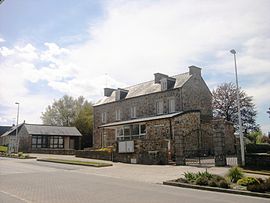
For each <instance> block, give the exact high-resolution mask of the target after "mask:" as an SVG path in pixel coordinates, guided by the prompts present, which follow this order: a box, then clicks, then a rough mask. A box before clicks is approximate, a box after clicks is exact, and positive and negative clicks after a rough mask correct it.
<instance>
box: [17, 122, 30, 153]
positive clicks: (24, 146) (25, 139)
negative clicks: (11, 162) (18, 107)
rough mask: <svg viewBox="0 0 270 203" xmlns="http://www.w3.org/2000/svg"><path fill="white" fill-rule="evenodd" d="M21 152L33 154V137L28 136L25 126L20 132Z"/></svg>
mask: <svg viewBox="0 0 270 203" xmlns="http://www.w3.org/2000/svg"><path fill="white" fill-rule="evenodd" d="M18 138H19V152H31V148H32V136H31V135H29V134H28V132H27V130H26V127H25V126H24V125H23V126H22V127H21V129H20V131H19V132H18Z"/></svg>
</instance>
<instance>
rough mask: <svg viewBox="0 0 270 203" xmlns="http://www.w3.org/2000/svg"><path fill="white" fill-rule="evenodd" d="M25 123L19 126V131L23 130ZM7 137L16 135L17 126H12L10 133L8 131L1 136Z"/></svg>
mask: <svg viewBox="0 0 270 203" xmlns="http://www.w3.org/2000/svg"><path fill="white" fill-rule="evenodd" d="M22 125H23V123H21V124H19V125H18V131H19V130H20V129H21V127H22ZM6 135H14V136H15V135H16V126H12V127H11V128H10V129H9V130H8V131H6V132H5V133H4V134H2V135H1V136H6Z"/></svg>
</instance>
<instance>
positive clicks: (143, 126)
mask: <svg viewBox="0 0 270 203" xmlns="http://www.w3.org/2000/svg"><path fill="white" fill-rule="evenodd" d="M145 133H146V126H145V124H143V125H141V132H140V134H145Z"/></svg>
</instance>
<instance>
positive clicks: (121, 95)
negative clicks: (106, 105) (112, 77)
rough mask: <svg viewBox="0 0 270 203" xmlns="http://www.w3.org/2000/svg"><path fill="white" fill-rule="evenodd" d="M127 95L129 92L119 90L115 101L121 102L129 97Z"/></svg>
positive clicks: (116, 92)
mask: <svg viewBox="0 0 270 203" xmlns="http://www.w3.org/2000/svg"><path fill="white" fill-rule="evenodd" d="M127 94H128V90H125V89H121V88H118V89H117V90H116V91H115V101H119V100H122V99H125V98H126V96H127Z"/></svg>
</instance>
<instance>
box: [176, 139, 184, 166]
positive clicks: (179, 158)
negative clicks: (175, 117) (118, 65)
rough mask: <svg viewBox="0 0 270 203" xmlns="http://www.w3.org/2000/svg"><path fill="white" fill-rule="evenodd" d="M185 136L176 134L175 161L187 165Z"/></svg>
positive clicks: (177, 163)
mask: <svg viewBox="0 0 270 203" xmlns="http://www.w3.org/2000/svg"><path fill="white" fill-rule="evenodd" d="M184 147H185V146H184V137H183V135H179V134H178V135H175V162H176V165H186V162H185V154H184Z"/></svg>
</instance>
